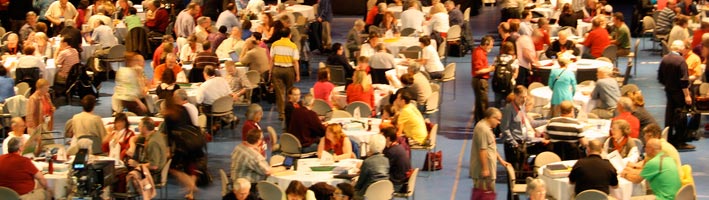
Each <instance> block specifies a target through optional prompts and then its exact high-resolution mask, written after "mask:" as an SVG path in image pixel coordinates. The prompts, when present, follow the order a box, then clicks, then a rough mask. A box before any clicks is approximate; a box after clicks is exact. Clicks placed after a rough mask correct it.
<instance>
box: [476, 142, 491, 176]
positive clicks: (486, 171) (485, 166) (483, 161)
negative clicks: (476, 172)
mask: <svg viewBox="0 0 709 200" xmlns="http://www.w3.org/2000/svg"><path fill="white" fill-rule="evenodd" d="M478 154H479V155H480V156H479V157H480V165H481V166H482V176H483V177H488V176H490V169H489V168H488V163H487V162H488V161H487V150H485V149H480V151H479V152H478Z"/></svg>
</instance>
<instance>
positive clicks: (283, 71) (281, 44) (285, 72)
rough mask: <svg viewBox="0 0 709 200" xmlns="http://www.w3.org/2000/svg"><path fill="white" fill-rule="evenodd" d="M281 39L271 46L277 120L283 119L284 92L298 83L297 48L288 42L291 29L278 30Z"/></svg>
mask: <svg viewBox="0 0 709 200" xmlns="http://www.w3.org/2000/svg"><path fill="white" fill-rule="evenodd" d="M279 32H280V34H279V35H281V39H279V40H278V41H275V42H274V43H273V44H272V45H271V71H270V72H271V78H272V82H273V83H274V84H275V86H276V105H277V106H278V113H279V115H278V119H279V120H283V119H284V118H285V103H286V98H285V97H286V90H287V89H288V88H291V87H293V83H295V82H299V81H300V69H299V68H300V67H299V65H298V59H299V58H300V57H299V56H300V55H299V54H298V47H297V46H296V45H295V43H293V42H291V41H290V36H291V29H290V28H283V29H281V30H279Z"/></svg>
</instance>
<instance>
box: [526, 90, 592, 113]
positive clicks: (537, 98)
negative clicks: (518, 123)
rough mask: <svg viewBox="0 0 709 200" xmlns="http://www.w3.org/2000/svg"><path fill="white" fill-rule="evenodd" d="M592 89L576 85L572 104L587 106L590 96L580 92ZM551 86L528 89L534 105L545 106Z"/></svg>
mask: <svg viewBox="0 0 709 200" xmlns="http://www.w3.org/2000/svg"><path fill="white" fill-rule="evenodd" d="M584 91H586V92H591V91H593V87H591V86H581V85H579V86H576V94H575V95H574V104H576V105H579V106H581V107H582V108H584V109H587V108H588V102H589V101H591V97H590V96H586V95H583V94H582V93H583V92H584ZM552 93H553V92H552V91H551V88H549V86H544V87H540V88H535V89H533V90H531V91H529V94H531V95H532V98H534V107H541V106H546V105H547V104H549V102H550V101H551V95H552Z"/></svg>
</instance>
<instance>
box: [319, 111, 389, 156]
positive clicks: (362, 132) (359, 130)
mask: <svg viewBox="0 0 709 200" xmlns="http://www.w3.org/2000/svg"><path fill="white" fill-rule="evenodd" d="M370 120H371V121H372V130H369V131H367V128H366V125H367V122H368V121H370ZM358 122H362V123H363V124H364V126H365V127H362V126H359V125H360V124H362V123H358ZM327 123H328V124H333V123H339V124H342V126H343V127H342V131H343V132H344V133H345V135H347V137H349V138H350V139H352V140H353V141H354V142H356V143H357V144H359V150H360V152H359V154H360V155H361V156H365V155H367V148H366V147H367V143H369V137H370V136H371V135H374V134H379V125H380V124H381V123H382V119H378V118H360V119H359V120H357V119H355V118H334V119H331V120H330V121H328V122H327Z"/></svg>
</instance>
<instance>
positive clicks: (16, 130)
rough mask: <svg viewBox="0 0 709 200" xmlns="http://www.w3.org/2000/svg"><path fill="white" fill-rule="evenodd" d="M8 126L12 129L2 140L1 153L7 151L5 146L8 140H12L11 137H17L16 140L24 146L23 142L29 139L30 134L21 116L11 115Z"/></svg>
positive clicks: (6, 152)
mask: <svg viewBox="0 0 709 200" xmlns="http://www.w3.org/2000/svg"><path fill="white" fill-rule="evenodd" d="M10 128H11V129H12V131H10V133H8V134H7V137H6V138H5V140H3V141H2V152H1V153H2V154H8V153H9V152H8V150H7V147H8V143H10V140H12V138H18V140H19V141H20V145H22V146H24V145H25V143H27V141H29V139H30V135H29V134H27V126H25V120H24V119H22V118H21V117H13V118H12V124H11V125H10ZM20 153H22V152H20Z"/></svg>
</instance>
